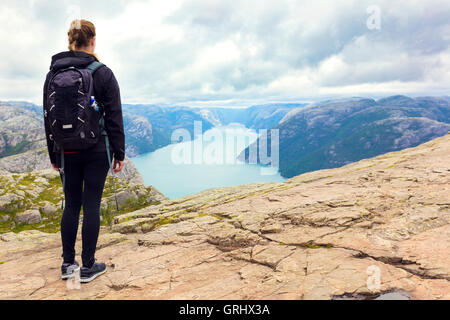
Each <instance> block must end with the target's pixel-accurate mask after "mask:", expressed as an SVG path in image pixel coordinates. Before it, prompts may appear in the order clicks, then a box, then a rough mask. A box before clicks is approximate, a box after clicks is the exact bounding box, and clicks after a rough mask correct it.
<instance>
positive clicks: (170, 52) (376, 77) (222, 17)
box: [0, 0, 450, 106]
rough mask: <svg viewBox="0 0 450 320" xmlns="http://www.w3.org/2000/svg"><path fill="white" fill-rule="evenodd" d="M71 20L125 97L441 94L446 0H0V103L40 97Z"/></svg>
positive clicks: (446, 75)
mask: <svg viewBox="0 0 450 320" xmlns="http://www.w3.org/2000/svg"><path fill="white" fill-rule="evenodd" d="M76 18H83V19H87V20H90V21H92V22H93V23H94V24H95V26H96V29H97V48H96V53H97V54H98V56H99V58H100V60H101V61H102V62H103V63H105V64H106V65H107V66H109V67H110V68H111V69H112V70H113V72H114V74H115V76H116V78H117V80H118V82H119V85H120V88H121V96H122V102H123V103H148V104H164V105H186V106H248V105H253V104H261V103H270V102H305V101H314V100H323V99H329V98H332V97H347V96H367V97H381V96H387V95H391V94H406V95H410V96H420V95H435V96H436V95H448V94H449V89H448V84H449V83H450V1H448V0H427V1H423V0H420V1H419V0H405V1H404V0H388V1H384V0H380V1H376V0H373V1H364V0H355V1H351V0H339V1H328V0H314V1H300V0H290V1H289V0H270V1H269V0H255V1H253V0H237V1H234V0H220V1H219V0H202V1H200V0H186V1H182V0H164V1H161V0H158V1H137V0H96V1H92V0H83V1H66V0H59V1H56V0H54V1H49V0H2V1H1V3H0V21H1V24H2V27H1V29H0V43H1V49H0V100H3V101H5V100H24V101H30V102H33V103H36V104H38V105H41V104H42V87H43V82H44V80H45V75H46V73H47V72H48V69H49V65H50V60H51V56H52V55H54V54H56V53H58V52H61V51H66V50H67V31H68V29H69V26H70V22H71V21H72V20H73V19H76Z"/></svg>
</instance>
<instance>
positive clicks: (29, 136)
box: [0, 102, 303, 158]
mask: <svg viewBox="0 0 450 320" xmlns="http://www.w3.org/2000/svg"><path fill="white" fill-rule="evenodd" d="M301 106H303V104H294V103H291V104H289V103H288V104H267V105H258V106H252V107H248V108H244V109H231V108H201V109H199V108H190V107H179V106H158V105H142V104H137V105H131V104H123V106H122V109H123V121H124V129H125V139H126V141H125V146H126V150H125V151H126V154H127V155H128V156H129V157H134V156H137V155H140V154H143V153H147V152H152V151H155V150H156V149H158V148H162V147H164V146H167V145H169V144H170V143H172V141H171V135H172V133H173V132H174V131H175V130H176V129H181V128H183V129H186V130H187V131H188V132H189V133H190V135H191V137H193V136H194V121H199V122H201V124H202V132H204V131H206V130H209V129H211V128H212V127H213V126H218V125H226V124H229V123H233V122H239V123H242V124H244V125H245V126H246V127H248V128H252V129H255V130H257V129H270V128H272V127H274V126H276V125H277V124H278V122H279V121H280V120H281V119H282V118H283V117H284V116H285V115H286V114H287V113H288V112H289V111H291V110H292V109H294V108H298V107H301ZM0 123H1V124H2V126H1V129H0V158H1V157H6V156H9V155H14V154H18V153H21V152H24V151H27V150H32V149H36V148H40V147H43V146H45V145H46V142H45V133H44V127H43V117H42V107H39V106H37V105H34V104H32V103H28V102H0Z"/></svg>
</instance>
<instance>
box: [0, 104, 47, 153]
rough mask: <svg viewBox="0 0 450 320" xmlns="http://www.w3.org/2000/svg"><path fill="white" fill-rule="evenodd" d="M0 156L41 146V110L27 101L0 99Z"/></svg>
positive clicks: (43, 138) (43, 143)
mask: <svg viewBox="0 0 450 320" xmlns="http://www.w3.org/2000/svg"><path fill="white" fill-rule="evenodd" d="M0 124H1V126H0V158H1V157H5V156H9V155H13V154H16V153H20V152H23V151H27V150H31V149H34V148H38V147H42V146H44V145H45V143H46V142H45V133H44V128H43V121H42V110H41V109H40V108H39V107H37V106H36V105H34V104H31V103H27V102H2V101H0Z"/></svg>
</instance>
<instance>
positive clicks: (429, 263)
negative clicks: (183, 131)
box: [0, 134, 450, 299]
mask: <svg viewBox="0 0 450 320" xmlns="http://www.w3.org/2000/svg"><path fill="white" fill-rule="evenodd" d="M449 154H450V134H447V135H445V136H443V137H441V138H438V139H435V140H433V141H429V142H427V143H425V144H422V145H420V146H418V147H415V148H410V149H405V150H402V151H397V152H392V153H388V154H385V155H381V156H378V157H375V158H371V159H365V160H361V161H359V162H355V163H352V164H349V165H346V166H344V167H341V168H337V169H329V170H321V171H316V172H310V173H306V174H303V175H300V176H296V177H294V178H292V179H289V180H287V181H286V182H284V183H267V184H263V183H259V184H258V183H256V184H249V185H243V186H236V187H228V188H218V189H210V190H206V191H204V192H201V193H198V194H195V195H191V196H187V197H184V198H180V199H176V200H164V201H162V202H161V203H160V204H158V205H154V206H150V207H145V208H142V209H140V210H137V211H134V212H130V213H127V214H124V215H121V216H117V217H115V219H114V223H113V224H112V226H111V228H103V229H102V234H101V235H100V241H99V244H98V248H99V250H98V253H97V257H98V259H99V260H102V261H105V262H106V263H107V266H108V272H107V273H106V274H105V275H103V276H101V277H100V278H98V279H97V280H95V281H94V282H92V283H90V284H87V285H82V287H81V290H76V289H72V290H69V289H68V287H67V286H66V283H65V282H63V281H61V280H59V270H58V267H59V264H60V263H61V259H60V254H61V249H60V243H59V241H60V240H59V235H58V234H53V235H50V234H46V233H41V232H38V231H33V232H21V233H18V234H14V233H7V234H3V235H1V237H0V241H2V242H1V243H2V245H1V246H0V261H2V263H0V287H1V288H2V290H0V298H1V299H6V298H11V299H19V298H27V299H49V298H56V299H61V298H67V299H79V298H85V299H94V298H97V299H154V298H159V299H211V298H215V299H340V298H354V299H361V298H362V299H364V298H376V297H378V296H380V295H382V294H385V293H390V294H394V295H401V296H402V297H408V298H411V299H450V251H449V250H448V248H449V247H450V200H449V194H450V157H449ZM78 250H79V247H78ZM77 252H79V251H77ZM374 277H375V278H374ZM377 280H379V285H378V281H377ZM370 285H372V286H370ZM368 286H369V287H368Z"/></svg>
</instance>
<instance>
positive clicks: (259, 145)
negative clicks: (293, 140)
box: [171, 121, 279, 175]
mask: <svg viewBox="0 0 450 320" xmlns="http://www.w3.org/2000/svg"><path fill="white" fill-rule="evenodd" d="M278 131H279V130H278V129H271V130H270V131H269V132H268V130H266V129H261V130H259V133H256V132H254V131H250V130H246V131H245V133H243V131H242V129H238V128H226V129H225V130H223V129H219V128H212V129H210V130H207V131H206V132H205V133H203V131H202V122H201V121H194V130H193V133H194V134H193V136H194V137H193V138H192V137H191V133H190V132H189V130H187V129H184V128H179V129H176V130H174V131H173V133H172V136H171V140H172V143H178V144H176V145H175V147H174V148H173V149H172V153H171V161H172V163H173V164H175V165H179V164H216V165H221V164H235V165H240V164H243V163H244V161H246V162H248V163H252V164H254V163H259V164H261V165H262V166H261V167H260V174H261V175H274V174H277V172H278V167H279V132H278ZM252 141H256V143H251V142H252ZM180 142H182V143H180ZM246 146H248V149H247V152H244V153H241V152H242V151H244V150H245V149H246Z"/></svg>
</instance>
